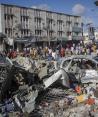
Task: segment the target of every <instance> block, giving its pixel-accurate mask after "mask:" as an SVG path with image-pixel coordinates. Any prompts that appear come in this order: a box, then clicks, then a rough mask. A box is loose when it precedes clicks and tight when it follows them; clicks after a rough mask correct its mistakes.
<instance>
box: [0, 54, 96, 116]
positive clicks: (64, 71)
mask: <svg viewBox="0 0 98 117" xmlns="http://www.w3.org/2000/svg"><path fill="white" fill-rule="evenodd" d="M9 63H10V67H9V68H10V69H8V66H1V72H0V73H3V74H4V75H1V76H0V83H1V84H0V114H1V115H0V116H3V117H6V116H8V117H19V116H21V117H22V116H23V117H25V116H27V117H92V116H94V117H96V116H98V83H97V81H98V79H97V77H98V72H97V66H98V62H96V61H95V60H93V59H92V58H89V57H86V56H80V55H79V56H78V55H77V56H71V57H66V58H65V59H63V61H62V62H61V64H60V65H59V66H57V65H56V64H57V61H56V62H53V61H51V62H49V61H38V60H31V59H30V58H28V57H17V58H16V59H15V60H13V63H11V62H9ZM82 63H85V64H82ZM89 63H90V65H88V64H89ZM93 67H95V69H94V68H93ZM2 69H3V70H2ZM7 69H8V70H7ZM2 71H3V72H2ZM92 79H93V80H92ZM94 79H95V80H94Z"/></svg>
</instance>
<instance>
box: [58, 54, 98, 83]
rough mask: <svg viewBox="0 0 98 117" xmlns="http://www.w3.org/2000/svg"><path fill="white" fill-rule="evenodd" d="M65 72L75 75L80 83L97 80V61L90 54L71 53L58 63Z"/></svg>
mask: <svg viewBox="0 0 98 117" xmlns="http://www.w3.org/2000/svg"><path fill="white" fill-rule="evenodd" d="M60 68H63V69H64V70H65V71H66V72H67V73H71V74H73V75H75V77H76V79H78V80H79V81H81V82H82V83H88V82H98V62H97V61H96V60H94V59H93V58H92V57H90V56H86V55H73V56H71V57H67V58H65V59H64V60H63V61H62V62H61V65H60Z"/></svg>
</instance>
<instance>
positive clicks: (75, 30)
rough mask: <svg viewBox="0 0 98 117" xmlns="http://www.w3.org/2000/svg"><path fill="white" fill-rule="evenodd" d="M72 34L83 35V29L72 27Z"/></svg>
mask: <svg viewBox="0 0 98 117" xmlns="http://www.w3.org/2000/svg"><path fill="white" fill-rule="evenodd" d="M72 32H76V33H81V32H82V28H81V27H72Z"/></svg>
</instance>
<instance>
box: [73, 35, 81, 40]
mask: <svg viewBox="0 0 98 117" xmlns="http://www.w3.org/2000/svg"><path fill="white" fill-rule="evenodd" d="M82 39H83V37H82V36H72V40H82Z"/></svg>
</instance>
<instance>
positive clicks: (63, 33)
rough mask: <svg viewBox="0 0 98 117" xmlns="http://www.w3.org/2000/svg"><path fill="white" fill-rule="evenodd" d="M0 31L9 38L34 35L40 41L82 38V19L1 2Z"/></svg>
mask: <svg viewBox="0 0 98 117" xmlns="http://www.w3.org/2000/svg"><path fill="white" fill-rule="evenodd" d="M0 32H2V33H3V34H6V36H7V37H8V38H16V37H24V36H34V37H36V38H37V39H38V41H41V40H43V39H45V40H48V41H49V40H52V39H54V38H56V39H59V38H65V39H69V40H71V39H81V38H82V19H81V17H80V16H74V15H68V14H64V13H57V12H52V11H45V10H40V9H33V8H26V7H20V6H16V5H8V4H0Z"/></svg>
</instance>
